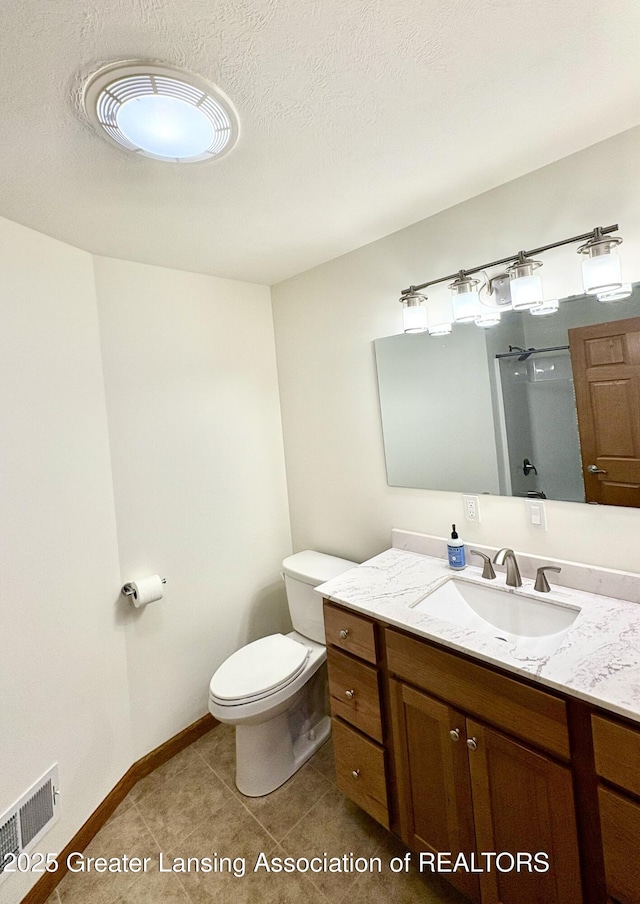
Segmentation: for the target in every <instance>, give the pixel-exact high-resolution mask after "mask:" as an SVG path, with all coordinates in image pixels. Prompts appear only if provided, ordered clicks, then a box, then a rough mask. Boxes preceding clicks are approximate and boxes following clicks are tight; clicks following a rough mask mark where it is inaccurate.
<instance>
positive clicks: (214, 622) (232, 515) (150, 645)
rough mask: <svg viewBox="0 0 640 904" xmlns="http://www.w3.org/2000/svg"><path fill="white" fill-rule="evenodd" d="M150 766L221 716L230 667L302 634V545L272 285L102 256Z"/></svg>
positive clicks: (123, 529) (99, 270) (138, 730)
mask: <svg viewBox="0 0 640 904" xmlns="http://www.w3.org/2000/svg"><path fill="white" fill-rule="evenodd" d="M95 272H96V287H97V295H98V305H99V312H100V329H101V339H102V353H103V359H104V373H105V386H106V394H107V410H108V417H109V432H110V438H111V454H112V462H113V481H114V490H115V503H116V516H117V524H118V537H119V546H120V565H121V570H122V576H123V580H134V579H136V578H138V577H143V576H144V575H146V574H153V573H159V574H161V575H163V576H165V577H166V578H167V584H166V592H165V596H164V598H163V599H162V600H161V601H159V602H157V603H154V604H153V605H151V606H149V607H148V608H147V609H144V610H137V611H136V610H134V609H133V608H132V607H131V605H130V604H128V603H126V602H124V601H123V603H122V606H121V608H120V613H119V618H120V620H121V623H122V624H123V625H124V626H125V628H126V639H127V658H128V667H129V681H130V695H131V707H132V716H133V725H134V732H135V736H134V753H135V757H138V756H141V755H142V754H144V753H147V752H148V751H149V750H151V749H152V748H153V747H155V746H157V745H158V744H160V743H162V742H163V741H165V740H166V739H167V738H168V737H171V736H172V735H174V734H175V733H176V732H178V731H180V730H181V729H182V728H184V727H185V726H186V725H189V724H190V723H192V722H193V721H195V720H196V719H198V718H200V716H202V715H203V714H204V713H205V712H206V711H207V699H208V687H209V681H210V679H211V675H212V674H213V672H214V670H215V669H216V668H217V666H218V665H219V664H220V663H221V662H222V661H223V660H224V659H225V658H226V657H227V656H228V655H229V654H230V653H231V652H233V651H234V650H235V649H237V648H238V647H239V646H241V645H242V644H244V643H246V642H247V641H248V640H253V639H255V638H257V637H261V636H263V635H264V634H268V633H270V632H272V631H277V630H287V629H290V627H289V622H288V615H287V609H286V598H285V595H284V587H283V584H282V581H281V579H280V576H279V570H280V564H281V562H282V559H283V557H284V556H286V555H288V554H289V553H290V551H291V535H290V527H289V517H288V509H287V494H286V483H285V471H284V456H283V444H282V430H281V423H280V410H279V399H278V386H277V375H276V363H275V347H274V340H273V324H272V318H271V305H270V293H269V289H268V288H266V287H264V286H257V285H251V284H248V283H240V282H235V281H232V280H225V279H216V278H214V277H210V276H202V275H198V274H194V273H186V272H180V271H175V270H165V269H162V268H159V267H151V266H146V265H143V264H135V263H126V262H123V261H117V260H111V259H108V258H96V259H95Z"/></svg>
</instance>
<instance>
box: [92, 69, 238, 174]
mask: <svg viewBox="0 0 640 904" xmlns="http://www.w3.org/2000/svg"><path fill="white" fill-rule="evenodd" d="M82 101H83V104H84V109H85V111H86V114H87V116H88V117H89V119H90V120H91V122H92V124H93V125H94V127H95V128H96V129H97V131H98V132H99V133H100V134H101V135H102V136H103V137H105V138H106V139H107V140H108V141H110V142H112V143H113V144H115V145H117V146H118V147H119V148H121V149H124V150H127V151H131V152H132V153H135V154H137V155H138V156H142V157H150V158H152V159H153V160H163V161H165V162H170V163H197V162H200V161H202V160H213V159H217V158H218V157H221V156H222V155H223V154H227V153H228V152H229V151H230V150H231V148H232V147H233V146H234V145H235V143H236V141H237V140H238V135H239V124H238V117H237V114H236V112H235V110H234V108H233V105H232V104H231V101H230V100H229V99H228V98H227V97H226V95H225V94H224V93H223V92H222V91H221V90H220V89H219V88H217V87H216V86H215V85H211V84H210V83H209V82H206V81H205V80H204V79H202V78H200V77H198V76H195V75H191V73H188V72H183V71H182V70H181V69H176V68H174V67H173V66H167V65H164V64H162V65H160V64H157V63H145V62H143V61H140V60H128V61H125V62H120V63H112V64H110V65H109V66H104V67H103V68H102V69H99V70H98V71H97V72H95V73H94V74H93V75H92V76H91V78H90V79H89V80H88V81H87V83H86V85H85V87H84V91H83V95H82Z"/></svg>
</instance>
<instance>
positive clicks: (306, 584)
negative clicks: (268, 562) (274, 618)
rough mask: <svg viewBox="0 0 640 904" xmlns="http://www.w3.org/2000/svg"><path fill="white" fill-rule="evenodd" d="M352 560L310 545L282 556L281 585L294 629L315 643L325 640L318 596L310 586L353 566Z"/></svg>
mask: <svg viewBox="0 0 640 904" xmlns="http://www.w3.org/2000/svg"><path fill="white" fill-rule="evenodd" d="M356 564H357V563H356V562H350V561H349V560H348V559H339V558H338V557H337V556H328V555H325V553H323V552H315V551H314V550H313V549H306V550H305V551H304V552H297V553H295V554H294V555H292V556H288V557H287V558H286V559H285V560H284V562H283V563H282V572H283V576H284V586H285V589H286V591H287V603H288V604H289V612H290V614H291V621H292V623H293V628H294V630H295V631H297V632H298V633H299V634H303V635H304V636H305V637H308V638H309V639H310V640H315V641H316V642H317V643H324V642H325V636H324V620H323V618H322V597H321V596H320V594H319V593H316V592H315V591H314V589H313V588H314V587H317V586H318V584H324V582H325V581H328V580H330V578H335V577H337V576H338V575H339V574H342V573H343V572H344V571H348V570H349V569H350V568H355V566H356Z"/></svg>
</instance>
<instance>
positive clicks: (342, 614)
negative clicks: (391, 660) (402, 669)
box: [324, 602, 376, 664]
mask: <svg viewBox="0 0 640 904" xmlns="http://www.w3.org/2000/svg"><path fill="white" fill-rule="evenodd" d="M324 630H325V634H326V636H327V646H329V645H332V646H334V647H341V649H343V650H346V651H347V652H348V653H353V655H354V656H359V657H360V659H365V660H366V661H367V662H373V663H374V664H375V662H376V636H375V631H374V625H373V622H370V621H368V619H366V618H363V617H362V616H361V615H356V614H355V613H353V612H350V611H349V610H348V609H339V608H338V607H337V606H333V605H331V603H327V602H325V604H324Z"/></svg>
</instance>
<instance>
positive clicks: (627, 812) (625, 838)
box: [598, 788, 640, 904]
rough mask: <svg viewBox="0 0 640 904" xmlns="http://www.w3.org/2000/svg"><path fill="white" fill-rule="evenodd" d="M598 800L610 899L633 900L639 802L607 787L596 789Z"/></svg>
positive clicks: (638, 866)
mask: <svg viewBox="0 0 640 904" xmlns="http://www.w3.org/2000/svg"><path fill="white" fill-rule="evenodd" d="M598 800H599V802H600V825H601V828H602V846H603V849H604V870H605V876H606V882H607V894H608V895H609V896H610V897H609V900H612V901H617V902H619V904H636V902H637V901H638V889H639V888H640V860H639V859H638V838H640V806H638V804H635V803H633V802H632V801H630V800H627V799H626V798H625V797H623V796H622V795H621V794H615V793H614V792H613V791H609V789H608V788H599V789H598Z"/></svg>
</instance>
